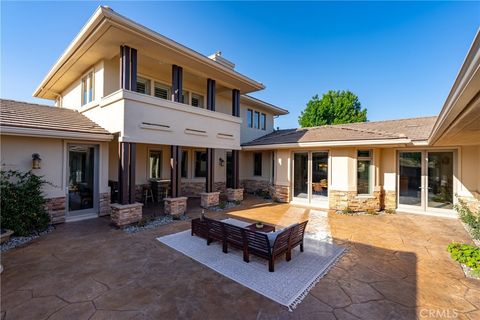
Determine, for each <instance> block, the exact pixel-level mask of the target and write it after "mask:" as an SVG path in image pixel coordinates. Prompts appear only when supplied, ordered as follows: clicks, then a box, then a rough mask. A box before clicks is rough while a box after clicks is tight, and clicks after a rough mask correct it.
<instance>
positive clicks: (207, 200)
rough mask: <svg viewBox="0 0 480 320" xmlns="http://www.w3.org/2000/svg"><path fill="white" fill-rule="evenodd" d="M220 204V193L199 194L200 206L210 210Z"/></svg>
mask: <svg viewBox="0 0 480 320" xmlns="http://www.w3.org/2000/svg"><path fill="white" fill-rule="evenodd" d="M219 203H220V192H202V193H200V206H201V207H202V208H210V207H214V206H218V204H219Z"/></svg>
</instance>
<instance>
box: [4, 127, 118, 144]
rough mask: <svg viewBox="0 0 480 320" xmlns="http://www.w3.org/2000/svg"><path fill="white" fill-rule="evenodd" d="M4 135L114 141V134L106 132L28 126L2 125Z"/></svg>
mask: <svg viewBox="0 0 480 320" xmlns="http://www.w3.org/2000/svg"><path fill="white" fill-rule="evenodd" d="M1 134H2V135H10V136H24V137H36V138H39V137H41V138H58V139H72V140H91V141H112V140H113V138H114V136H113V134H106V133H89V132H78V131H66V130H51V129H42V128H28V127H15V126H8V125H2V130H1Z"/></svg>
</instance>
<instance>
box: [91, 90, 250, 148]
mask: <svg viewBox="0 0 480 320" xmlns="http://www.w3.org/2000/svg"><path fill="white" fill-rule="evenodd" d="M83 113H84V114H85V115H86V116H87V117H89V118H90V119H92V120H93V121H95V122H97V123H98V124H99V125H101V126H102V127H104V128H105V129H107V130H109V131H110V132H112V133H119V141H121V142H136V143H152V144H166V145H179V146H189V147H201V148H218V149H232V150H239V149H240V125H241V123H242V120H241V118H239V117H234V116H231V115H228V114H224V113H220V112H215V111H210V110H206V109H201V108H196V107H193V106H190V105H186V104H183V103H178V102H173V101H169V100H165V99H161V98H157V97H154V96H149V95H145V94H141V93H136V92H132V91H128V90H122V89H121V90H117V91H115V92H114V93H112V94H110V95H108V96H106V97H104V98H102V99H101V101H100V102H99V103H98V104H96V105H92V106H90V107H89V108H88V110H85V111H83Z"/></svg>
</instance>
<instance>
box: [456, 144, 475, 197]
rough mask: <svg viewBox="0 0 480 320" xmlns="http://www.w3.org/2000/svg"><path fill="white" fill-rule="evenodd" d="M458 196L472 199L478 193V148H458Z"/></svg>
mask: <svg viewBox="0 0 480 320" xmlns="http://www.w3.org/2000/svg"><path fill="white" fill-rule="evenodd" d="M459 153H460V164H461V167H460V172H459V174H458V182H459V183H458V189H457V193H458V195H459V196H464V197H472V196H475V195H477V196H478V195H479V193H480V146H464V147H461V148H460V152H459Z"/></svg>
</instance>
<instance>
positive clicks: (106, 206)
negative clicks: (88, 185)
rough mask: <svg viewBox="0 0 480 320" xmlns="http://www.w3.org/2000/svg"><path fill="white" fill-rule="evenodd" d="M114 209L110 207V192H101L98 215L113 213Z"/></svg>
mask: <svg viewBox="0 0 480 320" xmlns="http://www.w3.org/2000/svg"><path fill="white" fill-rule="evenodd" d="M111 212H112V210H111V208H110V192H104V193H100V197H99V200H98V215H99V216H100V217H102V216H108V215H109V214H111Z"/></svg>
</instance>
